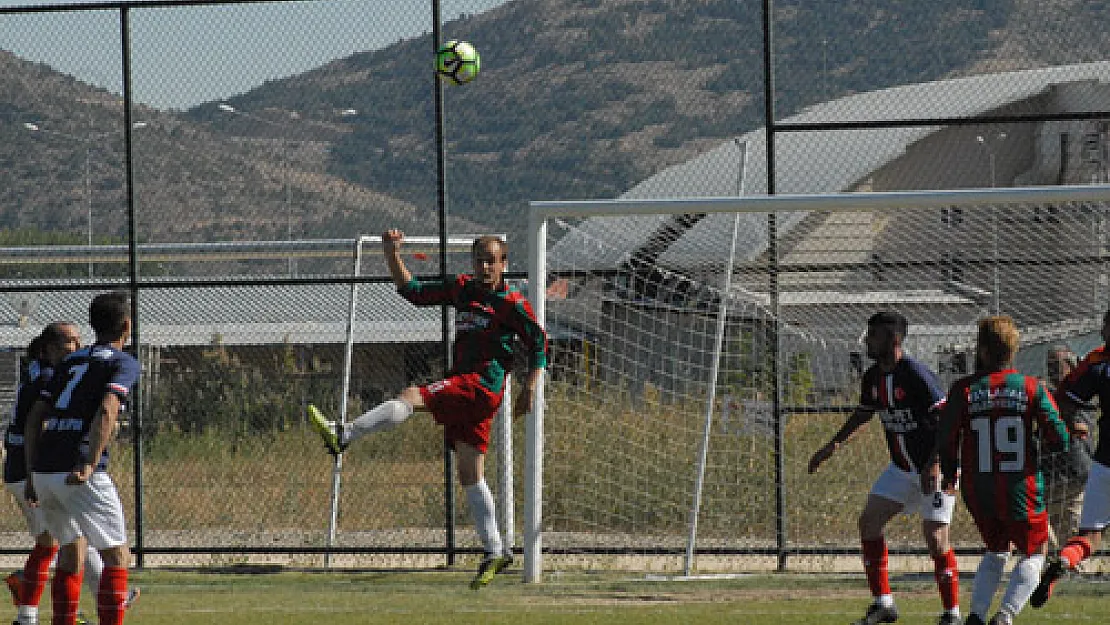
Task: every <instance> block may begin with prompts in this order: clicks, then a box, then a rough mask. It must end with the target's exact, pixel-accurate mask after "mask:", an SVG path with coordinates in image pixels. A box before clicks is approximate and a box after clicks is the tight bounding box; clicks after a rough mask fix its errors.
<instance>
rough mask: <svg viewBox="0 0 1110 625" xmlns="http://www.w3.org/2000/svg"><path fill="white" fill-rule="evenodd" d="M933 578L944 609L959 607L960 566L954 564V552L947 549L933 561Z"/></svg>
mask: <svg viewBox="0 0 1110 625" xmlns="http://www.w3.org/2000/svg"><path fill="white" fill-rule="evenodd" d="M933 577H935V578H936V580H937V589H938V590H940V602H941V604H942V605H944V609H945V610H951V609H952V608H954V607H956V606H958V605H960V565H959V563H958V562H956V552H955V551H953V550H952V549H949V550H948V551H946V552H945V553H943V554H941V556H940V557H938V558H934V559H933Z"/></svg>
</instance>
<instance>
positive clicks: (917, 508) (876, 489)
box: [870, 462, 956, 525]
mask: <svg viewBox="0 0 1110 625" xmlns="http://www.w3.org/2000/svg"><path fill="white" fill-rule="evenodd" d="M870 494H872V495H875V496H877V497H882V498H883V499H889V500H891V501H893V502H896V503H900V504H902V512H903V513H905V514H914V513H918V514H920V515H921V518H922V519H923V520H926V521H933V522H936V523H943V524H945V525H950V524H951V523H952V514H953V512H955V510H956V496H955V495H949V494H948V493H945V492H943V491H937V492H935V493H928V494H925V493H922V492H921V475H920V474H918V473H914V472H912V471H903V470H902V469H900V468H898V466H897V465H896V464H894V463H893V462H891V463H890V464H888V465H887V467H886V469H884V470H883V472H882V473H880V474H879V477H878V478H877V479H876V480H875V483H874V484H872V485H871V493H870Z"/></svg>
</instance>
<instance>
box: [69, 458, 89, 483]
mask: <svg viewBox="0 0 1110 625" xmlns="http://www.w3.org/2000/svg"><path fill="white" fill-rule="evenodd" d="M92 474H93V465H91V464H89V463H85V464H82V465H81V466H79V467H77V468H76V469H74V470H72V471H70V472H69V475H67V476H66V484H69V485H70V486H80V485H81V484H84V483H85V482H88V481H89V478H90V477H92Z"/></svg>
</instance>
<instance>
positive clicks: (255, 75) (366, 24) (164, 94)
mask: <svg viewBox="0 0 1110 625" xmlns="http://www.w3.org/2000/svg"><path fill="white" fill-rule="evenodd" d="M506 1H507V0H441V2H440V14H441V16H442V18H443V21H444V22H449V21H450V20H452V19H454V18H456V17H458V16H459V15H460V14H464V13H465V14H477V13H482V12H484V11H487V10H489V9H490V8H493V7H495V6H498V5H501V4H504V3H505V2H506ZM97 3H99V4H103V2H100V0H71V1H70V2H58V3H56V4H68V5H82V4H97ZM48 4H54V3H43V2H26V1H20V0H14V1H13V0H0V7H33V6H46V5H48ZM128 19H129V22H130V31H131V42H132V53H131V69H132V99H133V100H134V101H135V102H139V103H143V104H148V105H150V106H154V107H156V108H159V109H178V110H183V109H186V108H189V107H191V106H193V105H196V104H199V103H201V102H209V101H214V100H221V99H225V98H228V97H231V96H234V95H237V94H240V93H243V92H245V91H249V90H250V89H252V88H254V87H257V86H259V85H261V84H263V83H264V82H266V81H268V80H276V79H281V78H286V77H288V76H292V75H295V74H299V73H302V72H304V71H306V70H309V69H312V68H315V67H319V66H320V65H323V64H325V63H327V62H328V61H331V60H334V59H337V58H342V57H345V56H348V55H350V54H352V53H355V52H364V51H367V50H375V49H379V48H382V47H384V46H387V45H389V44H392V43H396V42H397V41H399V40H401V39H408V38H411V37H414V36H417V35H420V34H423V33H425V32H431V30H432V9H431V0H317V1H306V2H292V3H262V4H241V5H219V6H202V7H172V8H171V7H153V8H150V9H142V8H134V9H131V10H130V11H129V16H128ZM443 36H444V38H450V33H449V32H447V31H444V32H443ZM120 41H121V34H120V12H119V11H118V10H82V11H73V12H50V13H40V14H14V15H0V49H4V50H9V51H11V52H13V53H15V54H16V55H17V56H19V57H21V58H24V59H27V60H30V61H36V62H41V63H45V64H47V65H49V66H51V67H52V68H54V69H55V70H57V71H60V72H62V73H64V74H69V75H71V76H73V77H75V78H77V79H79V80H81V81H83V82H87V83H89V84H92V85H95V86H97V87H102V88H105V89H108V90H109V91H111V92H113V93H117V94H119V93H122V91H123V78H122V70H121V67H122V61H121V58H120V52H119V50H120ZM429 63H431V61H430V60H429Z"/></svg>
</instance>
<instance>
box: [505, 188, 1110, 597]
mask: <svg viewBox="0 0 1110 625" xmlns="http://www.w3.org/2000/svg"><path fill="white" fill-rule="evenodd" d="M1086 202H1091V203H1102V204H1104V205H1105V204H1108V203H1110V185H1107V184H1097V185H1082V186H1078V185H1059V186H1040V187H1006V188H990V189H984V188H969V189H952V190H936V191H888V192H861V193H828V194H790V195H764V196H739V195H738V196H736V197H705V198H680V199H616V200H567V201H558V200H553V201H533V202H531V203H530V210H529V225H528V241H529V263H528V280H529V284H530V285H532V286H531V288H530V293H531V298H530V299H531V300H532V305H533V308H534V310H535V314H536V316H537V319H538V320H539V322H540V323H541V324H544V326H545V327H547V323H546V322H547V303H546V301H545V299H546V298H545V289H546V286H547V278H548V277H549V274H548V259H547V245H548V223H549V220H551V219H553V218H577V219H586V218H592V217H624V216H649V215H675V216H678V215H688V214H712V213H764V214H767V215H768V216H771V215H774V214H776V213H790V212H796V211H797V212H805V211H823V212H873V213H877V214H885V213H890V214H893V213H895V212H896V211H907V210H910V211H913V210H926V209H942V208H946V207H950V206H961V207H992V206H1001V205H1007V204H1012V205H1038V204H1061V203H1086ZM561 225H562V224H561ZM601 236H604V235H601ZM919 243H920V244H921V245H927V243H926V242H925V241H920V242H919ZM543 433H544V388H543V384H541V385H540V386H539V388H537V389H536V393H535V397H534V402H533V406H532V411H531V413H530V415H529V417H528V419H527V421H526V432H525V459H524V460H525V466H524V474H523V478H524V480H525V484H524V523H523V530H524V531H523V551H524V580H525V581H526V582H538V581H540V578H541V573H542V568H543V565H542V552H543V539H542V537H543V531H542V528H543V525H544V521H543V505H542V498H543V488H542V484H543V454H544V443H543V436H544V435H543Z"/></svg>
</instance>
